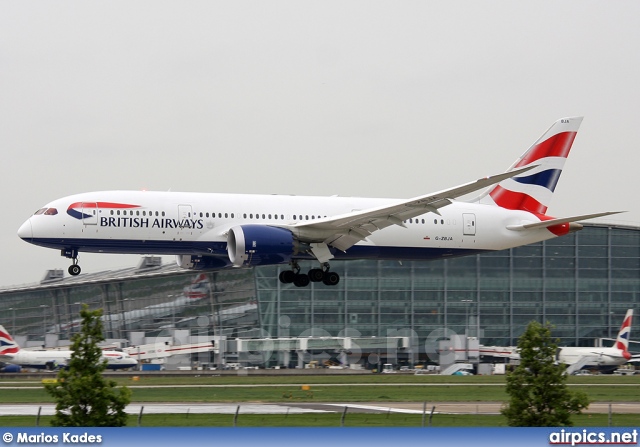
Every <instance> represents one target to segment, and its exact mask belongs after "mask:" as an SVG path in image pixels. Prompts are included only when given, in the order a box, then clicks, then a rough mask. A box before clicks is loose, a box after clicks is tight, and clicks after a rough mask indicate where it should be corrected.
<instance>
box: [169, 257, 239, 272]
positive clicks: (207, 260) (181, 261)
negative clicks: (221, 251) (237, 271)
mask: <svg viewBox="0 0 640 447" xmlns="http://www.w3.org/2000/svg"><path fill="white" fill-rule="evenodd" d="M176 264H178V266H179V267H181V268H183V269H188V270H213V269H221V268H224V267H227V266H228V265H229V261H228V260H226V259H224V258H220V257H216V256H200V255H177V256H176Z"/></svg>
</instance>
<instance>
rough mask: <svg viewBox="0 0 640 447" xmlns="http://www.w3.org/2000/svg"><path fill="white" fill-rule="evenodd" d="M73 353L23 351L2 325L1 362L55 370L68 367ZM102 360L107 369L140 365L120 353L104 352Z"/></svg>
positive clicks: (55, 350) (52, 350) (0, 341)
mask: <svg viewBox="0 0 640 447" xmlns="http://www.w3.org/2000/svg"><path fill="white" fill-rule="evenodd" d="M72 353H73V351H69V350H57V349H46V350H37V351H36V350H33V351H32V350H27V349H21V348H20V346H18V343H16V342H15V340H14V339H13V338H12V337H11V335H10V334H9V331H7V330H6V329H5V328H4V326H2V325H0V361H1V362H3V363H9V364H13V365H18V366H20V367H23V368H34V369H47V370H54V369H58V368H64V367H66V366H67V365H68V363H69V360H70V359H71V354H72ZM102 359H103V360H106V361H107V369H126V368H133V367H135V366H137V365H138V361H137V360H136V359H134V358H132V357H131V356H130V355H128V354H126V353H124V352H119V351H111V350H107V351H102Z"/></svg>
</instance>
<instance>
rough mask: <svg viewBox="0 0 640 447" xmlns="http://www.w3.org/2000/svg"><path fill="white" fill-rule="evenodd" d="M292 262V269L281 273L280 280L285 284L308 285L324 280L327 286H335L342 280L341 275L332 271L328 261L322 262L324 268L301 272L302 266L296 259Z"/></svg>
mask: <svg viewBox="0 0 640 447" xmlns="http://www.w3.org/2000/svg"><path fill="white" fill-rule="evenodd" d="M290 264H291V270H284V271H282V272H281V273H280V282H281V283H283V284H291V283H293V285H294V286H296V287H306V286H308V285H309V283H311V282H322V283H323V284H325V285H327V286H335V285H336V284H338V283H339V282H340V275H338V274H337V273H336V272H332V271H330V270H329V263H327V262H325V263H324V264H322V268H319V269H311V270H309V273H300V266H299V265H298V263H297V262H296V261H292V262H291V263H290Z"/></svg>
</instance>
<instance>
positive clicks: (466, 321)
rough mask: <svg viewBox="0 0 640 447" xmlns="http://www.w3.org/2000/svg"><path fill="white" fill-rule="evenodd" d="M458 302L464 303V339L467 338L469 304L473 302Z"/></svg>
mask: <svg viewBox="0 0 640 447" xmlns="http://www.w3.org/2000/svg"><path fill="white" fill-rule="evenodd" d="M460 302H462V303H465V306H464V335H465V336H466V337H468V336H469V305H470V304H469V303H473V300H460Z"/></svg>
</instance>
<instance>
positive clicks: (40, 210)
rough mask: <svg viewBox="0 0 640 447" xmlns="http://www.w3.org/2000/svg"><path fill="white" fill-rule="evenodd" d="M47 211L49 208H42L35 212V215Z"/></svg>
mask: <svg viewBox="0 0 640 447" xmlns="http://www.w3.org/2000/svg"><path fill="white" fill-rule="evenodd" d="M45 211H47V208H40V209H39V210H38V211H36V212H35V213H33V215H34V216H37V215H38V214H43V213H44V212H45Z"/></svg>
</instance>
